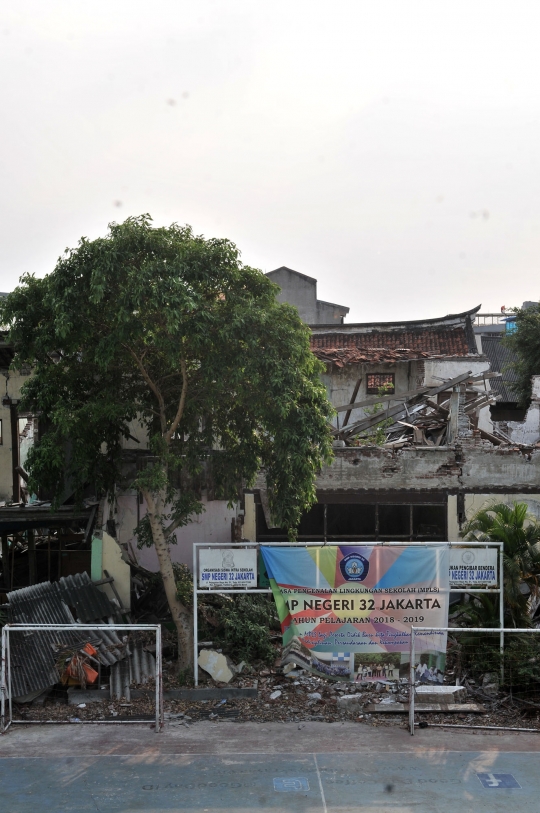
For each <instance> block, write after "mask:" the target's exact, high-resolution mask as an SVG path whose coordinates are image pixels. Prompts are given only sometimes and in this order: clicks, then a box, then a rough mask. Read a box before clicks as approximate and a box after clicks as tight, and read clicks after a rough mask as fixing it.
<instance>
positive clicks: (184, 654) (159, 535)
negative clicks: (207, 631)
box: [142, 491, 195, 671]
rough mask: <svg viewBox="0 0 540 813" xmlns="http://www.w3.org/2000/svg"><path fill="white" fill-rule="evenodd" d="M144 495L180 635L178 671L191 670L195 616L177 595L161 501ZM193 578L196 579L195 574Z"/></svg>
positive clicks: (175, 622)
mask: <svg viewBox="0 0 540 813" xmlns="http://www.w3.org/2000/svg"><path fill="white" fill-rule="evenodd" d="M142 493H143V496H144V498H145V500H146V505H147V506H148V519H149V522H150V528H151V529H152V538H153V540H154V546H155V549H156V553H157V557H158V562H159V570H160V572H161V576H162V578H163V587H164V588H165V595H166V596H167V602H168V604H169V609H170V611H171V615H172V619H173V621H174V624H175V626H176V631H177V635H178V669H179V671H181V670H183V669H187V668H189V666H190V665H191V664H192V663H193V616H192V614H191V613H190V611H189V610H188V609H187V607H185V606H184V605H183V604H182V602H181V601H179V599H178V596H177V594H176V580H175V578H174V571H173V566H172V560H171V552H170V550H169V545H168V542H167V540H166V539H165V535H164V533H163V528H162V526H161V510H160V507H161V506H160V503H161V500H160V499H158V500H154V495H153V494H151V493H150V492H148V491H143V492H142ZM193 578H195V574H194V576H193Z"/></svg>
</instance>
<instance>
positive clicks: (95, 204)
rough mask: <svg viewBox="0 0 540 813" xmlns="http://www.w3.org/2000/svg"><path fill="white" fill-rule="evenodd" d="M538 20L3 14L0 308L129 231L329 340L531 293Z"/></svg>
mask: <svg viewBox="0 0 540 813" xmlns="http://www.w3.org/2000/svg"><path fill="white" fill-rule="evenodd" d="M539 31H540V3H538V2H537V0H528V1H527V2H520V0H506V1H505V2H501V0H465V2H461V1H460V0H457V1H456V0H451V2H450V1H449V0H425V1H423V0H369V1H368V2H367V1H366V0H350V1H348V0H333V2H321V0H306V2H304V1H303V0H287V2H282V0H271V2H270V0H215V1H214V2H212V1H211V0H193V1H192V0H154V2H152V3H149V2H148V0H145V2H142V0H91V2H82V0H3V2H2V3H1V4H0V98H1V100H2V103H1V109H0V116H1V129H0V133H1V140H0V143H1V151H0V162H1V167H2V169H1V182H0V208H1V210H0V230H1V231H0V290H4V291H9V290H11V289H12V288H13V287H14V286H15V285H16V284H17V280H18V278H19V276H20V275H21V274H22V273H24V272H27V271H29V272H34V273H35V274H37V275H39V276H41V275H43V274H46V273H48V272H49V271H51V270H52V269H53V267H54V264H55V261H56V258H57V257H58V255H59V254H60V253H61V252H62V251H63V249H64V248H65V247H66V246H73V245H75V244H76V242H77V240H78V239H79V237H80V236H81V235H85V236H88V237H90V238H93V237H96V236H98V235H100V234H104V233H105V232H106V229H107V224H108V223H109V222H110V221H112V220H123V219H125V218H126V217H127V216H129V215H135V214H140V213H142V212H149V213H150V214H151V215H152V216H153V218H154V220H155V222H156V224H160V225H164V224H169V223H171V222H173V221H177V222H179V223H190V224H191V225H192V226H193V228H194V229H195V230H196V231H197V232H198V233H203V234H205V235H206V236H223V237H228V238H230V239H231V240H233V241H234V242H236V243H237V245H238V246H239V248H240V249H241V251H242V255H243V259H244V262H246V263H249V264H250V265H254V266H256V267H259V268H261V269H262V270H263V271H270V270H272V269H273V268H276V267H278V266H280V265H288V266H289V267H291V268H294V269H296V270H297V271H301V272H302V273H304V274H309V275H311V276H314V277H316V278H317V279H318V281H319V290H318V295H319V298H320V299H326V300H329V301H332V302H337V303H340V304H343V305H348V306H349V307H350V308H351V313H350V315H349V318H348V320H347V321H372V320H375V319H379V320H392V319H414V318H418V317H431V316H439V315H443V314H445V313H450V312H458V311H463V310H466V309H469V308H471V307H474V306H475V305H478V304H479V303H482V311H491V310H495V311H497V310H499V309H500V306H501V305H506V306H511V305H515V304H521V302H522V301H523V300H524V299H538V298H539V297H540V274H539V268H540V228H539V223H540V172H539V170H540V164H539V162H540V44H539Z"/></svg>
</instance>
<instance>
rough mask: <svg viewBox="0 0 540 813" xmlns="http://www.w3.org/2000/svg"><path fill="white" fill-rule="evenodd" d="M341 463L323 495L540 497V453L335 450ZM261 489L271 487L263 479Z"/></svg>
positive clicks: (322, 479) (483, 445) (322, 482)
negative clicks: (450, 493) (438, 493)
mask: <svg viewBox="0 0 540 813" xmlns="http://www.w3.org/2000/svg"><path fill="white" fill-rule="evenodd" d="M334 452H335V457H334V460H333V462H332V464H331V465H330V466H325V467H324V468H323V470H322V472H321V474H320V475H319V477H318V478H317V483H316V487H317V489H318V490H321V491H323V490H324V491H334V492H335V491H347V492H358V491H377V490H381V491H399V490H403V491H414V490H421V491H428V490H438V491H440V490H445V489H448V490H450V491H458V490H459V491H466V492H467V491H469V492H471V491H476V492H479V493H486V494H490V493H492V494H493V493H496V491H501V492H503V493H510V492H511V491H513V490H515V492H516V493H527V492H529V493H531V494H534V493H537V494H540V449H539V450H538V451H534V452H532V454H531V455H530V459H529V455H524V454H521V452H519V451H514V450H512V449H504V448H502V447H494V446H492V445H491V444H490V443H489V442H488V441H474V440H471V441H468V440H467V441H463V442H462V445H461V446H457V447H456V448H453V447H447V446H443V447H441V446H439V447H431V446H415V447H404V448H403V449H398V450H388V449H383V448H381V447H378V446H359V447H356V448H342V449H334ZM256 487H257V488H260V489H264V488H265V487H266V485H265V481H264V478H263V476H262V474H260V475H259V477H258V479H257V484H256Z"/></svg>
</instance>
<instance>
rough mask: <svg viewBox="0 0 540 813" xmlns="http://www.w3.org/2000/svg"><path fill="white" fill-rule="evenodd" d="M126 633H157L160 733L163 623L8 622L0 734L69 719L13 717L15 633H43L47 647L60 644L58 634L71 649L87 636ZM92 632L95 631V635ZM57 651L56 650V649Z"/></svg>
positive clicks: (158, 723) (0, 681)
mask: <svg viewBox="0 0 540 813" xmlns="http://www.w3.org/2000/svg"><path fill="white" fill-rule="evenodd" d="M112 632H114V633H117V632H123V633H127V634H128V635H129V634H130V633H134V632H141V633H145V632H146V633H152V634H154V635H155V646H156V656H155V684H156V685H155V732H156V733H159V732H160V731H161V730H162V728H163V724H164V715H163V669H162V663H163V657H162V641H161V626H160V625H159V624H5V625H4V627H3V628H2V667H1V673H0V733H2V734H4V733H5V732H6V731H7V730H8V728H9V727H10V726H11V725H14V724H17V723H21V724H24V725H29V724H32V723H34V724H46V723H54V724H58V723H62V722H66V721H61V720H29V719H24V720H14V719H13V691H12V677H13V674H12V657H11V655H12V652H11V638H12V636H13V635H17V634H19V633H20V634H24V635H25V636H31V635H32V634H36V633H37V634H41V636H40V637H41V642H40V639H39V637H38V646H39V643H44V645H45V646H53V645H55V644H56V641H55V634H57V633H60V635H58V638H57V640H58V645H59V646H60V647H62V646H66V642H69V643H68V644H67V645H68V647H70V648H75V649H76V648H77V644H75V645H73V641H77V642H78V644H79V645H80V646H82V645H81V643H80V642H81V641H83V639H84V642H86V639H87V638H88V639H89V640H94V639H95V641H98V642H103V637H102V636H107V635H108V633H112ZM81 633H88V635H84V634H83V635H81ZM91 633H94V638H92V635H91ZM53 651H54V650H53ZM80 723H81V724H83V725H88V724H91V723H94V724H96V723H101V724H109V723H116V724H125V723H139V724H140V723H148V719H144V720H142V719H129V720H115V719H112V720H80Z"/></svg>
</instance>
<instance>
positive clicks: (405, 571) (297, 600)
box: [261, 545, 449, 682]
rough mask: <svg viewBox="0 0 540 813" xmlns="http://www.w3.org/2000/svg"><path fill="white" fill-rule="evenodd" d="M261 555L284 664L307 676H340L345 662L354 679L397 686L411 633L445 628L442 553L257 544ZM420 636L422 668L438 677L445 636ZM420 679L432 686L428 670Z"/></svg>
mask: <svg viewBox="0 0 540 813" xmlns="http://www.w3.org/2000/svg"><path fill="white" fill-rule="evenodd" d="M261 554H262V557H263V559H264V564H265V566H266V571H267V573H268V577H269V579H270V585H271V588H272V592H273V595H274V599H275V602H276V607H277V611H278V615H279V619H280V622H281V629H282V633H283V645H284V647H285V652H284V661H285V659H287V661H288V662H293V661H294V662H296V663H297V664H298V666H300V665H301V661H303V662H304V664H305V665H303V667H302V668H306V669H309V671H319V672H320V673H321V674H328V672H329V671H330V672H332V671H334V670H335V671H336V672H337V671H338V670H341V671H342V673H343V674H344V673H345V662H346V661H348V663H349V674H350V675H351V676H352V675H354V679H358V673H359V672H360V678H359V679H360V680H374V679H379V680H381V679H387V680H392V679H397V677H398V676H399V672H400V665H401V672H402V673H403V672H404V669H403V666H404V663H405V662H406V661H408V659H409V648H410V629H411V626H413V625H414V626H415V627H427V628H433V627H447V626H448V600H449V575H448V574H449V550H448V548H447V547H444V546H432V547H430V546H427V545H426V546H425V547H423V546H422V547H420V546H410V547H408V546H403V547H401V546H391V547H390V546H388V547H385V546H382V545H381V546H375V545H371V546H370V545H358V546H354V547H353V546H343V547H339V546H336V545H325V546H317V547H316V546H313V547H303V546H302V547H300V546H298V547H292V546H291V547H270V546H268V547H267V546H264V545H262V546H261ZM422 636H423V640H422V651H423V656H422V658H423V660H422V663H424V662H427V660H426V659H429V657H431V658H432V659H433V658H435V659H436V660H437V667H438V668H439V670H440V668H441V666H442V669H443V670H444V654H445V652H446V633H437V632H429V633H422ZM292 650H293V651H294V653H295V658H293V657H292V652H291V651H292ZM339 653H342V655H343V662H342V664H340V662H339V661H338V660H336V659H337V658H339ZM379 653H400V655H399V656H398V657H397V658H396V657H393V658H390V657H388V655H384V654H383V656H382V660H381V657H380V655H379ZM345 655H347V658H345ZM375 655H376V657H374V656H375ZM300 656H302V657H300ZM351 656H354V658H353V659H352V658H351ZM359 656H362V657H361V658H360V657H359ZM439 656H442V658H443V660H440V657H439ZM314 660H316V661H318V662H319V663H318V664H317V665H315V664H314ZM419 663H420V661H419ZM319 664H322V668H321V666H320V665H319ZM420 665H421V664H420ZM437 667H436V668H437ZM383 672H385V673H386V675H385V677H384V678H383ZM421 672H422V675H423V673H424V671H423V670H422V669H421ZM435 674H436V673H435ZM362 675H364V677H363V676H362ZM336 676H337V675H336ZM402 676H403V674H402ZM419 679H420V677H419ZM437 679H438V678H436V680H437ZM425 680H426V681H427V682H432V681H431V673H430V672H429V667H428V677H427V678H425ZM436 680H435V681H434V682H436Z"/></svg>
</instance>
